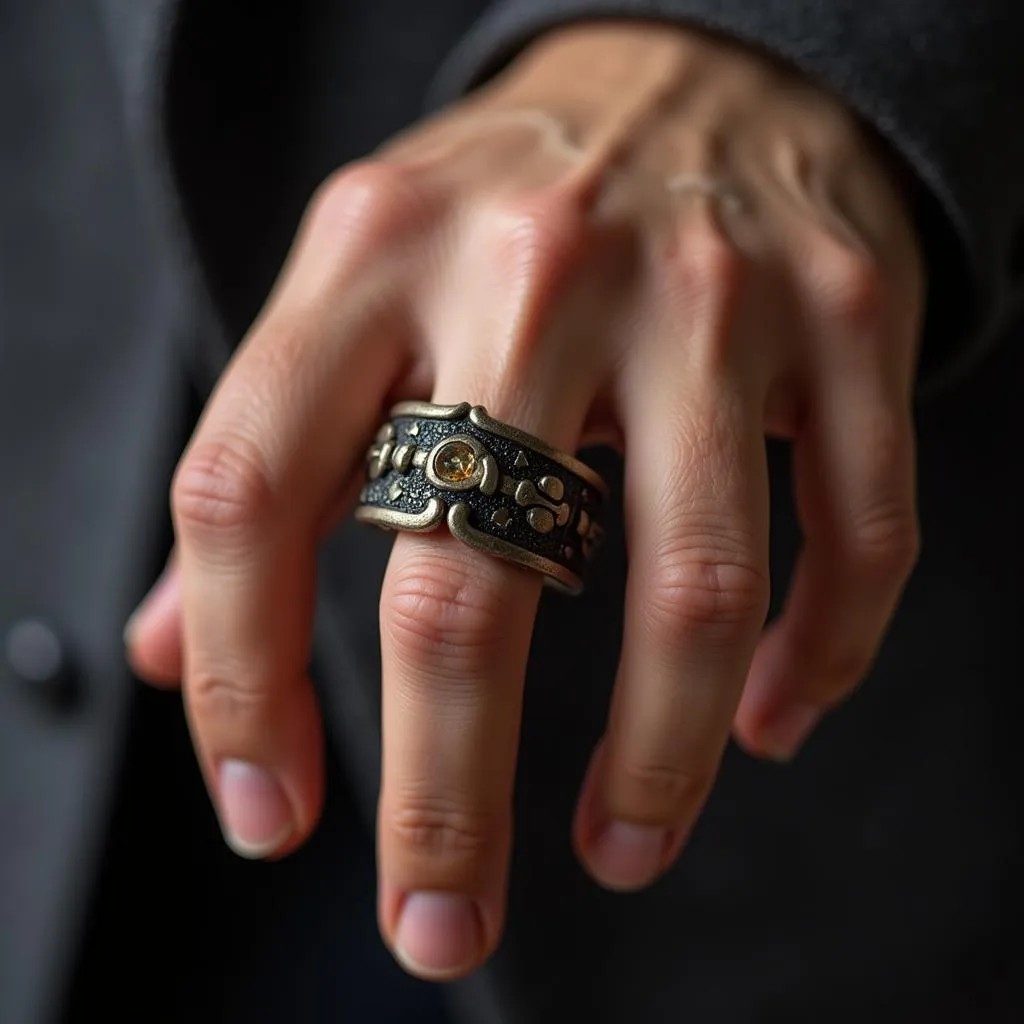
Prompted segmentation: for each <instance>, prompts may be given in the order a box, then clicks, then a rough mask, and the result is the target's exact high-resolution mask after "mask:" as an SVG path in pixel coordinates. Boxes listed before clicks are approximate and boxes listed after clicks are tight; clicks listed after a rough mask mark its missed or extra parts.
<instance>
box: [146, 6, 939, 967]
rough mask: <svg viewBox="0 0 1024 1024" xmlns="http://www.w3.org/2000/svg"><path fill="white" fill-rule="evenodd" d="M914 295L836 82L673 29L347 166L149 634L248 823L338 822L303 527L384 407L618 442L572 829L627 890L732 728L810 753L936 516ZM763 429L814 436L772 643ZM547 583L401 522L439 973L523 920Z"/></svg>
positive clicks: (401, 654) (226, 421)
mask: <svg viewBox="0 0 1024 1024" xmlns="http://www.w3.org/2000/svg"><path fill="white" fill-rule="evenodd" d="M922 292H923V282H922V269H921V260H920V258H919V253H918V251H917V245H916V241H915V239H914V235H913V230H912V227H911V225H910V222H909V218H908V215H907V212H906V210H905V209H904V206H903V203H902V202H901V198H900V196H899V195H898V193H897V190H896V189H895V187H894V185H893V183H892V181H891V179H890V176H889V171H888V168H887V166H886V164H885V161H884V159H883V158H882V157H881V156H880V155H879V154H878V153H877V152H876V151H875V149H874V147H873V144H872V142H871V141H869V140H868V138H867V137H866V136H865V134H864V133H863V132H862V131H861V130H860V128H859V126H858V125H857V124H856V123H855V122H854V120H853V119H852V118H851V117H850V116H849V115H848V114H847V113H846V112H845V111H844V109H843V108H842V107H841V106H840V105H839V104H838V103H837V102H835V101H834V100H832V99H831V98H830V97H828V96H827V95H825V94H823V93H822V92H819V91H818V90H817V89H815V88H814V87H813V86H811V85H809V84H808V83H806V82H804V81H803V80H801V79H799V78H796V77H794V76H792V75H790V74H789V73H787V72H786V71H783V70H780V69H779V68H777V67H775V66H773V65H772V64H771V63H769V62H768V61H767V60H764V59H762V58H760V57H756V56H753V55H751V54H749V53H747V52H746V51H744V50H742V49H739V48H735V47H731V46H728V45H725V44H721V43H718V42H715V41H712V40H710V39H708V38H706V37H704V36H702V35H698V34H691V33H688V32H684V31H682V30H677V29H671V28H666V27H654V26H651V27H647V26H638V25H630V24H620V25H612V24H602V25H584V26H578V27H575V28H572V29H567V30H564V31H561V32H558V33H556V34H553V35H551V36H549V37H547V38H545V39H543V40H541V41H540V42H538V43H536V44H535V45H534V46H533V47H532V48H531V49H529V50H528V51H527V52H526V53H524V54H523V55H522V57H520V58H519V60H518V61H516V62H515V63H514V64H513V65H512V66H511V67H510V69H509V70H508V71H506V72H505V73H504V74H503V75H502V76H501V77H500V78H499V79H497V80H496V81H495V82H494V83H493V84H491V85H490V86H488V87H487V88H486V89H484V90H482V91H480V92H478V93H477V94H475V95H474V96H472V97H470V98H469V99H468V100H466V101H465V102H464V103H462V104H460V105H459V106H458V107H456V108H454V109H451V110H449V111H447V112H446V113H444V114H443V115H441V116H439V117H437V118H435V119H433V120H431V121H429V122H427V123H425V124H423V125H421V126H419V127H417V128H415V129H414V130H412V131H410V132H409V133H407V134H406V135H404V136H403V137H401V138H399V139H397V140H396V141H395V142H394V143H393V144H391V145H389V146H387V147H386V148H384V149H383V150H382V151H381V152H380V153H378V154H377V155H375V156H374V157H373V158H372V159H368V160H366V161H364V162H361V163H359V164H357V165H355V166H352V167H349V168H346V169H343V170H341V171H340V172H338V173H337V174H336V175H335V176H334V177H333V178H332V179H331V180H330V181H328V182H327V183H326V184H325V185H324V186H323V188H322V189H321V190H320V192H319V194H318V195H317V196H316V197H315V198H314V200H313V202H312V204H311V205H310V208H309V212H308V214H307V216H306V218H305V221H304V223H303V225H302V227H301V229H300V231H299V235H298V239H297V241H296V243H295V247H294V251H293V253H292V255H291V257H290V259H289V261H288V264H287V266H286V268H285V270H284V272H283V274H282V276H281V280H280V282H279V284H278V286H277V288H276V290H275V292H274V294H273V295H272V296H271V297H270V299H269V302H268V304H267V306H266V309H265V311H264V312H263V314H262V316H261V317H260V319H259V321H258V322H257V323H256V324H255V325H254V327H253V328H252V330H251V331H250V333H249V335H248V337H247V338H246V339H245V341H244V343H243V344H242V345H241V347H240V349H239V350H238V353H237V355H236V357H235V359H234V360H233V362H232V364H231V366H230V367H229V368H228V370H227V372H226V373H225V375H224V377H223V379H222V381H221V382H220V385H219V387H218V388H217V390H216V393H215V394H214V396H213V397H212V399H211V401H210V403H209V405H208V407H207V409H206V412H205V414H204V416H203V418H202V421H201V423H200V424H199V426H198V428H197V430H196V433H195V436H194V438H193V440H192V442H191V444H190V445H189V448H188V450H187V452H186V453H185V455H184V458H183V459H182V461H181V464H180V467H179V469H178V472H177V475H176V478H175V481H174V487H173V512H174V522H175V529H176V536H177V553H176V561H175V564H174V567H173V568H172V570H171V571H170V573H169V575H168V576H167V577H166V579H165V582H164V584H163V585H162V588H161V590H160V591H159V593H158V594H157V595H156V597H155V598H154V599H153V600H152V601H151V602H150V603H149V604H147V605H146V606H145V607H144V608H143V609H142V611H141V612H140V614H139V616H138V617H137V618H136V619H135V620H134V622H133V625H132V628H131V630H130V634H129V649H130V654H131V657H132V659H133V663H134V664H135V666H136V667H137V669H138V670H139V672H140V673H141V674H142V675H144V676H147V677H149V678H151V679H154V680H160V679H163V680H165V681H167V680H176V679H177V678H178V677H179V676H180V677H181V678H182V679H183V682H184V690H185V697H186V701H187V707H188V713H189V718H190V722H191V725H192V729H193V732H194V736H195V743H196V749H197V751H198V754H199V757H200V760H201V762H202V765H203V769H204V771H205V773H206V777H207V780H208V783H209V787H210V791H211V793H212V795H213V799H214V801H215V803H216V804H217V807H218V809H219V813H220V815H221V819H222V821H223V823H224V828H225V833H226V835H227V836H228V838H229V841H231V842H232V844H233V845H234V846H235V848H236V849H239V850H240V851H241V852H243V853H248V854H250V855H256V856H270V855H280V854H284V853H287V852H288V851H290V850H292V849H294V848H295V847H296V846H297V845H299V844H300V843H302V842H303V841H304V840H305V839H306V837H307V836H308V835H309V833H310V831H311V829H312V828H313V827H314V824H315V821H316V818H317V815H318V813H319V808H320V800H321V786H322V783H321V774H322V764H321V759H322V743H321V725H320V721H319V716H318V712H317V708H316V702H315V699H314V695H313V690H312V687H311V686H310V683H309V681H308V679H307V678H306V677H305V675H304V673H305V667H306V663H307V656H308V649H309V643H310V629H311V620H312V614H313V594H314V581H313V572H314V554H315V550H316V546H317V542H318V539H319V538H320V537H321V536H322V534H323V531H324V530H325V529H326V528H329V524H330V523H331V522H333V521H335V520H336V517H337V514H338V511H339V510H338V495H339V494H342V493H345V492H346V491H347V492H351V490H352V487H353V485H354V484H355V481H356V480H357V479H358V477H359V475H360V473H361V469H362V460H363V454H364V451H365V449H366V444H367V442H368V440H369V438H370V437H371V436H372V434H373V432H374V430H375V428H376V426H377V424H378V422H379V420H380V419H381V417H382V415H383V410H384V409H385V408H386V406H387V404H388V403H389V401H390V400H392V399H394V398H396V397H416V398H430V399H432V400H433V401H436V402H440V403H457V402H461V401H467V400H468V401H470V402H473V403H479V404H483V405H485V406H486V407H487V409H488V410H489V411H490V412H491V414H492V415H494V416H496V417H499V418H501V419H503V420H505V421H508V422H511V423H513V424H515V425H516V426H519V427H521V428H523V429H525V430H528V431H530V432H531V433H533V434H536V435H539V436H541V437H543V438H545V439H546V440H547V441H548V442H550V443H551V444H553V445H556V446H558V447H562V448H567V449H570V450H571V449H574V448H575V447H577V446H578V444H579V442H580V441H581V439H583V438H584V437H586V436H588V435H589V436H591V437H595V438H596V437H600V438H613V439H615V441H616V443H618V444H621V446H622V447H623V449H624V451H625V458H626V493H625V495H624V500H625V505H626V521H627V529H628V543H629V548H630V573H629V583H628V595H627V596H628V602H627V612H626V621H625V624H624V641H623V652H622V662H621V666H620V670H619V677H618V683H617V686H616V689H615V696H614V700H613V703H612V707H611V709H610V712H609V718H608V726H607V732H606V735H605V737H604V740H603V741H602V743H601V744H600V746H599V749H598V751H597V752H596V754H595V756H594V759H593V763H592V765H591V769H590V773H589V776H588V779H587V782H586V784H585V786H584V792H583V796H582V798H581V800H580V804H579V810H578V815H577V820H576V825H575V841H576V845H577V848H578V851H579V855H580V857H581V859H582V861H583V863H584V864H585V865H586V867H587V868H588V870H589V871H590V872H591V873H592V874H593V876H594V877H595V878H596V879H597V880H598V881H599V882H600V883H602V884H603V885H606V886H608V887H611V888H616V889H633V888H638V887H642V886H644V885H647V884H648V883H649V882H651V881H652V880H654V879H655V878H656V877H657V876H658V875H659V874H660V873H662V872H663V871H664V870H665V869H666V868H667V867H668V866H669V865H670V864H671V863H672V861H673V860H674V859H675V858H676V857H677V856H678V854H679V851H680V850H681V848H682V846H683V844H684V843H685V841H686V837H687V835H688V834H689V832H690V830H691V828H692V826H693V823H694V820H695V818H696V816H697V815H698V813H699V811H700V809H701V806H702V805H703V803H704V800H705V798H706V796H707V794H708V790H709V788H710V786H711V785H712V782H713V780H714V778H715V774H716V771H717V768H718V764H719V759H720V757H721V754H722V750H723V748H724V746H725V743H726V741H727V738H728V736H729V733H730V729H733V730H734V731H735V734H736V735H737V737H738V738H739V740H740V741H741V742H742V743H743V744H744V745H745V746H746V747H747V748H748V749H750V750H751V751H753V752H755V753H757V754H761V755H766V756H769V757H774V758H779V759H786V758H789V757H791V756H792V755H793V754H794V752H795V751H796V749H797V748H798V746H799V744H800V743H801V741H802V740H803V738H804V737H805V736H806V734H807V733H808V732H809V730H810V729H811V728H812V727H813V724H814V722H815V721H816V720H817V718H818V717H819V715H820V714H821V713H822V712H823V711H825V710H827V709H828V708H830V707H831V706H832V705H834V704H835V703H836V702H837V701H839V700H840V699H841V698H842V697H843V696H845V695H846V694H847V693H849V691H850V690H851V688H852V687H853V686H854V685H855V684H856V682H857V681H858V679H859V678H860V677H861V676H862V674H863V673H864V671H865V670H866V669H867V667H868V666H869V665H870V663H871V661H872V658H873V656H874V653H875V650H876V648H877V646H878V643H879V640H880V638H881V636H882V634H883V631H884V629H885V627H886V624H887V622H888V620H889V618H890V615H891V613H892V611H893V608H894V606H895V604H896V602H897V600H898V597H899V595H900V592H901V589H902V587H903V585H904V583H905V581H906V578H907V575H908V573H909V572H910V569H911V567H912V565H913V563H914V559H915V556H916V552H917V546H918V532H917V520H916V513H915V503H914V440H913V435H912V427H911V416H910V395H911V389H912V383H913V377H914V368H915V362H916V346H917V340H918V334H919V321H920V314H921V306H922ZM766 433H768V434H773V435H778V436H784V437H790V438H792V439H794V441H795V458H796V476H797V481H798V484H797V488H798V495H797V498H798V505H799V511H800V515H801V519H802V525H803V530H804V535H805V548H804V552H803V555H802V557H801V560H800V564H799V568H798V571H797V574H796V577H795V580H794V583H793V587H792V592H791V593H790V595H789V598H788V602H787V604H786V607H785V611H784V614H783V615H782V616H781V618H780V619H779V620H778V622H777V623H775V624H774V625H773V626H772V628H771V629H770V630H769V631H768V632H767V633H766V634H765V635H764V636H762V627H763V624H764V619H765V614H766V609H767V607H768V579H769V571H768V543H767V542H768V513H769V509H768V482H767V471H766V463H765V435H766ZM539 592H540V580H539V578H538V577H536V576H535V575H531V574H529V573H526V572H524V571H523V570H520V569H518V568H514V567H511V566H509V565H506V564H504V563H502V562H499V561H495V560H491V559H489V558H487V557H485V556H483V555H480V554H479V553H477V552H475V551H473V550H470V549H468V548H466V547H464V546H462V545H461V544H459V543H458V542H457V541H455V540H454V539H453V538H451V537H449V536H447V534H438V535H429V536H426V537H421V536H413V535H408V534H404V535H401V536H399V537H398V538H397V540H396V542H395V547H394V552H393V555H392V558H391V563H390V566H389V569H388V573H387V578H386V582H385V585H384V591H383V594H382V596H381V612H380V614H381V636H382V643H383V666H384V678H383V693H384V765H383V786H382V793H381V800H380V817H379V844H380V856H379V864H380V920H381V927H382V930H383V933H384V935H385V937H386V940H387V941H388V943H389V944H390V945H391V946H392V948H393V949H394V951H395V953H396V955H397V956H398V957H399V959H400V960H401V961H402V962H403V963H404V964H405V965H406V966H407V967H408V968H409V969H410V970H412V971H414V972H416V973H418V974H420V975H423V976H426V977H435V978H447V977H454V976H457V975H461V974H464V973H466V972H468V971H470V970H472V969H473V968H474V967H476V966H477V965H479V964H480V963H481V961H482V960H483V959H484V958H485V957H486V956H487V955H488V953H489V952H490V951H491V950H493V949H494V947H495V945H496V944H497V942H498V938H499V935H500V932H501V929H502V922H503V917H504V912H505V885H506V867H507V863H508V856H509V844H510V836H511V818H510V802H511V793H512V785H513V776H514V767H515V752H516V745H517V740H518V731H519V718H520V700H521V694H522V687H523V675H524V671H525V665H526V658H527V650H528V647H529V642H530V634H531V629H532V626H533V620H534V613H535V608H536V604H537V598H538V595H539ZM580 642H584V640H583V638H580ZM182 650H184V652H185V657H184V659H183V660H182V657H181V651H182ZM553 841H554V840H553Z"/></svg>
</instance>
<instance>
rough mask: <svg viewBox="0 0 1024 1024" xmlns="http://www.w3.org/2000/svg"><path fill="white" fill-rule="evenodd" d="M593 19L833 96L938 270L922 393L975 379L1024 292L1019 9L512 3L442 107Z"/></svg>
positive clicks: (650, 1)
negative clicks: (881, 147) (679, 41)
mask: <svg viewBox="0 0 1024 1024" xmlns="http://www.w3.org/2000/svg"><path fill="white" fill-rule="evenodd" d="M584 18H587V19H590V18H634V19H635V18H643V19H648V20H655V21H662V22H677V23H685V24H693V25H698V26H700V27H703V28H706V29H710V30H712V31H715V32H718V33H720V34H722V35H725V36H727V37H732V38H734V39H736V40H739V41H742V42H744V43H747V44H750V45H753V46H756V47H760V48H761V49H763V50H766V51H768V52H770V53H772V54H774V55H775V56H776V57H778V58H781V59H783V60H785V61H787V62H789V63H790V64H791V65H793V66H795V67H797V68H798V69H800V70H801V71H802V72H804V73H805V74H807V75H809V76H810V77H811V78H813V79H815V80H817V81H818V82H820V83H821V84H822V85H824V86H825V87H827V88H830V89H831V90H832V91H833V92H834V93H836V94H838V95H839V96H840V97H842V98H843V100H844V101H845V102H846V103H847V104H848V105H849V106H850V107H852V108H853V109H854V110H855V111H856V112H857V113H858V114H859V115H860V116H861V117H862V118H863V119H864V120H865V121H866V122H867V123H868V124H869V125H871V126H873V128H874V129H875V131H876V132H877V133H878V135H880V136H881V137H882V138H883V139H885V140H886V141H887V142H888V143H889V145H890V146H891V147H892V149H893V150H894V152H895V153H896V154H897V155H898V156H899V157H901V158H902V162H903V164H904V165H905V166H906V168H907V169H908V170H909V171H910V172H911V174H910V180H911V181H912V182H914V183H916V187H914V188H912V189H911V192H912V194H913V200H914V204H915V214H916V217H917V223H918V228H919V231H920V235H921V238H922V241H923V248H924V252H925V256H926V259H927V262H928V271H929V303H928V312H927V322H926V327H925V337H924V346H923V352H922V366H921V385H922V388H921V390H922V393H923V394H927V393H928V392H931V391H933V390H935V389H939V388H942V387H943V386H944V385H945V384H946V383H947V382H949V381H950V380H953V379H955V378H956V377H957V376H959V375H960V374H962V373H964V372H965V371H966V370H967V369H968V368H969V366H970V365H971V364H972V363H974V362H975V361H976V360H977V359H978V357H980V356H981V355H982V354H983V353H984V351H985V350H986V348H987V347H988V346H989V345H990V344H991V343H992V342H993V341H994V340H995V339H996V338H998V337H1000V336H1001V335H1005V333H1006V331H1005V328H1006V327H1007V324H1008V321H1009V319H1010V318H1011V316H1012V315H1013V314H1014V312H1015V309H1014V306H1015V304H1016V302H1017V300H1019V299H1020V297H1021V296H1022V294H1024V3H1020V2H1017V0H969V2H968V0H886V2H885V3H869V2H866V0H502V2H499V3H497V4H494V5H492V6H491V7H490V8H489V9H488V10H487V12H486V13H485V14H484V16H483V17H482V19H481V20H480V21H479V22H478V23H477V24H476V26H475V27H474V28H473V29H472V30H471V32H470V33H469V34H468V36H466V37H465V38H464V40H463V41H462V43H461V44H460V46H459V47H458V48H457V49H456V50H455V52H454V53H453V54H452V55H451V57H450V59H449V60H448V61H447V63H446V65H445V66H444V67H443V68H442V69H441V71H440V74H439V76H438V78H437V81H436V84H435V89H434V92H433V96H432V102H433V104H440V103H444V102H447V101H449V100H451V99H454V98H455V97H457V96H458V95H460V94H462V93H463V92H465V91H466V90H468V89H470V88H472V87H473V86H474V85H475V84H478V83H479V82H481V81H483V80H484V79H485V78H487V77H488V76H490V75H492V74H493V73H495V72H496V71H498V70H499V69H500V68H501V67H502V65H503V64H505V63H506V62H507V61H508V60H509V59H511V57H513V56H514V55H515V53H516V52H517V51H518V50H519V49H520V48H521V47H522V46H524V45H525V44H526V43H527V42H529V40H530V39H531V38H533V37H535V36H536V35H537V34H539V33H541V32H544V31H546V30H548V29H550V28H553V27H555V26H558V25H562V24H566V23H568V22H572V21H576V20H581V19H584Z"/></svg>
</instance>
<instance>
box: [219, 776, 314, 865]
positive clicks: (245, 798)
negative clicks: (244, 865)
mask: <svg viewBox="0 0 1024 1024" xmlns="http://www.w3.org/2000/svg"><path fill="white" fill-rule="evenodd" d="M219 783H220V792H219V796H220V814H221V822H222V824H223V826H224V838H225V839H226V840H227V843H228V846H230V847H231V849H232V850H234V851H235V853H237V854H238V855H239V856H241V857H246V858H248V859H250V860H255V859H257V858H260V857H267V856H269V855H270V854H272V853H276V852H277V850H279V849H280V848H281V846H282V845H283V844H284V842H285V841H286V840H287V839H288V837H289V836H290V835H291V834H292V832H293V831H294V829H295V819H294V817H293V816H292V809H291V805H290V804H289V803H288V798H287V797H286V796H285V795H284V790H282V789H281V787H280V785H279V784H278V782H277V780H276V779H275V778H274V777H273V776H272V775H271V774H270V773H269V772H267V771H264V770H263V769H262V768H258V767H257V766H256V765H254V764H248V763H247V762H245V761H234V760H231V759H227V760H224V761H222V762H221V765H220V779H219Z"/></svg>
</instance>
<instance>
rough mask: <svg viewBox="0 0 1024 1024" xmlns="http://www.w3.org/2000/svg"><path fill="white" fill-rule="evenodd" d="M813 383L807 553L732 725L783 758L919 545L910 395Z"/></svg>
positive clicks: (855, 669) (798, 450)
mask: <svg viewBox="0 0 1024 1024" xmlns="http://www.w3.org/2000/svg"><path fill="white" fill-rule="evenodd" d="M822 391H823V394H822V396H821V399H820V401H819V403H818V405H817V410H816V412H815V414H814V417H813V420H812V423H811V424H810V425H809V427H808V430H807V432H806V433H805V434H804V435H803V436H801V437H799V438H798V439H797V442H796V447H795V458H796V466H795V469H796V491H797V508H798V512H799V515H800V520H801V525H802V527H803V532H804V539H805V543H804V550H803V552H802V553H801V555H800V558H799V560H798V562H797V567H796V573H795V575H794V579H793V584H792V587H791V590H790V593H789V596H788V599H787V602H786V606H785V608H784V610H783V613H782V616H781V617H780V618H779V620H778V621H777V622H776V623H775V624H774V625H773V626H772V627H771V628H770V629H769V630H768V632H767V633H766V634H765V636H764V637H763V638H762V640H761V642H760V644H759V646H758V649H757V652H756V654H755V657H754V661H753V665H752V667H751V670H750V674H749V676H748V679H747V685H746V688H745V690H744V695H743V699H742V701H741V704H740V707H739V711H738V712H737V716H736V721H735V732H736V735H737V738H738V739H739V740H740V742H741V743H742V744H743V745H744V746H746V747H747V748H748V749H750V750H751V751H752V752H754V753H756V754H760V755H764V756H767V757H771V758H773V759H775V760H781V761H787V760H790V759H791V758H792V757H793V756H794V755H795V754H796V752H797V751H798V749H799V748H800V746H801V745H802V743H803V742H804V740H805V739H806V738H807V736H808V735H809V734H810V732H811V731H812V730H813V728H814V727H815V725H816V724H817V722H818V721H819V719H820V718H821V716H822V715H823V714H824V713H825V712H826V711H827V710H828V709H829V708H831V707H833V706H834V705H835V704H836V703H838V702H839V701H840V700H842V699H843V698H845V697H846V696H847V695H848V694H849V693H850V692H851V691H852V690H853V689H854V688H855V687H856V686H857V684H858V683H859V682H860V680H861V679H862V678H863V676H864V675H865V674H866V673H867V671H868V670H869V668H870V667H871V664H872V663H873V661H874V659H875V656H876V653H877V650H878V647H879V645H880V644H881V641H882V638H883V635H884V633H885V630H886V628H887V627H888V624H889V621H890V619H891V618H892V615H893V612H894V610H895V608H896V604H897V602H898V600H899V598H900V595H901V593H902V590H903V587H904V585H905V584H906V582H907V578H908V577H909V575H910V572H911V570H912V569H913V566H914V563H915V561H916V558H917V551H918V543H919V539H918V524H917V513H916V506H915V495H914V490H915V472H914V436H913V428H912V421H911V413H910V409H909V403H903V402H901V400H900V399H898V398H894V397H893V396H891V395H885V394H883V393H882V392H883V391H884V389H883V388H882V387H881V386H880V385H878V384H876V383H874V382H872V381H868V380H864V381H861V382H858V383H855V382H852V381H849V380H848V379H847V380H838V379H837V380H836V381H835V382H834V386H832V387H830V388H824V389H822Z"/></svg>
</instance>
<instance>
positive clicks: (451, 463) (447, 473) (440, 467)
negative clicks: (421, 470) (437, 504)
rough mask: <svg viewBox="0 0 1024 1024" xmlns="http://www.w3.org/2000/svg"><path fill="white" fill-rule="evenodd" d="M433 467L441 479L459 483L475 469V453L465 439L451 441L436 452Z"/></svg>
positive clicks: (467, 477)
mask: <svg viewBox="0 0 1024 1024" xmlns="http://www.w3.org/2000/svg"><path fill="white" fill-rule="evenodd" d="M434 469H435V471H436V472H437V475H438V476H439V477H440V478H441V479H442V480H445V481H447V482H448V483H450V484H461V483H464V482H465V481H466V480H468V479H469V478H470V477H471V476H472V475H473V473H474V471H475V470H476V455H475V454H474V452H473V449H472V448H470V446H469V445H468V444H466V442H465V441H453V442H452V443H451V444H449V445H445V447H444V448H442V449H441V451H440V452H438V455H437V461H436V462H435V463H434Z"/></svg>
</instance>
